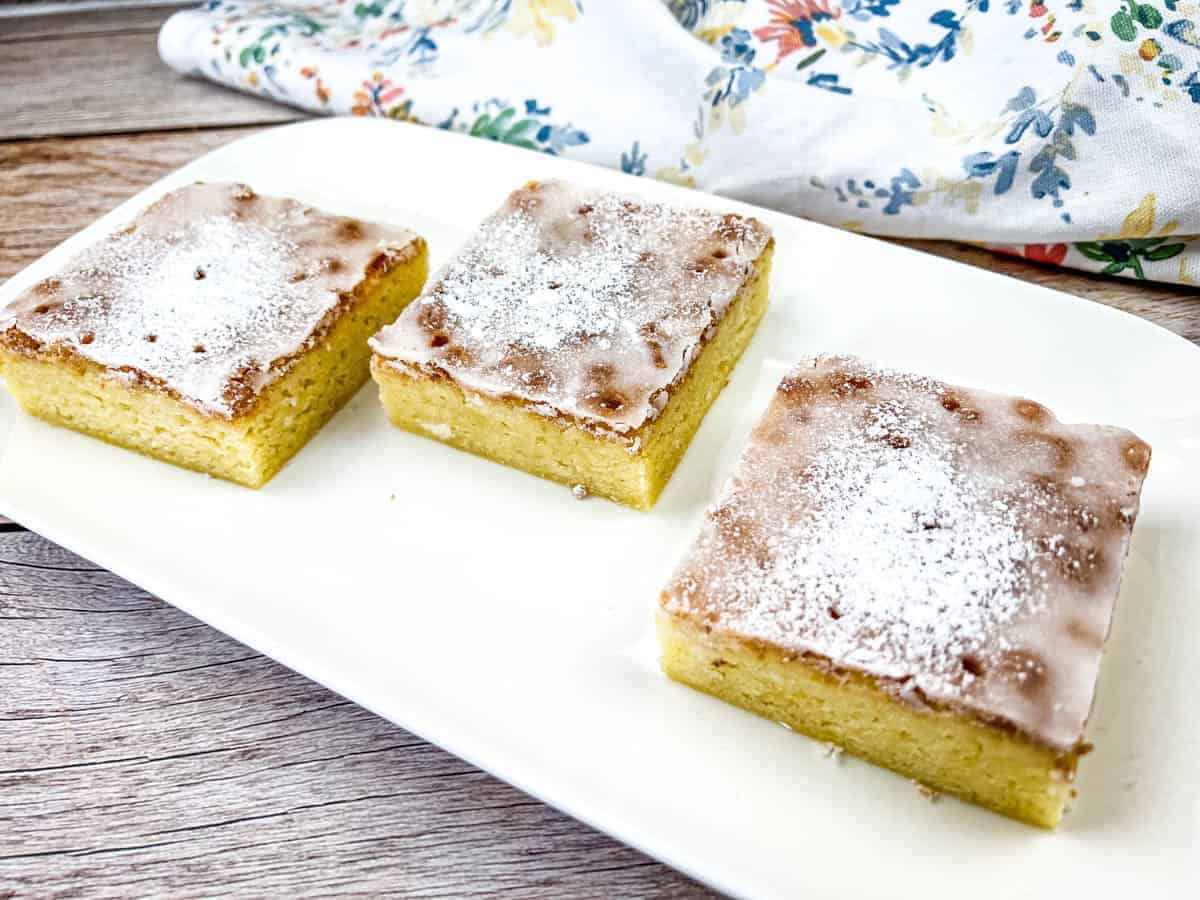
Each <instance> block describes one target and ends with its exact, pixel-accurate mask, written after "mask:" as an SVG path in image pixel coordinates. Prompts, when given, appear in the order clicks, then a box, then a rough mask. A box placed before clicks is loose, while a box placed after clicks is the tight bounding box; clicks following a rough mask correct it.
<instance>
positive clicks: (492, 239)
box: [373, 182, 770, 432]
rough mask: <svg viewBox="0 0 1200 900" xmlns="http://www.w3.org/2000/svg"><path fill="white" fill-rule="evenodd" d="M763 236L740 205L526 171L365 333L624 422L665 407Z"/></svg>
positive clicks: (537, 396)
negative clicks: (661, 200) (416, 295)
mask: <svg viewBox="0 0 1200 900" xmlns="http://www.w3.org/2000/svg"><path fill="white" fill-rule="evenodd" d="M769 240H770V235H769V233H768V231H767V230H766V228H765V227H764V226H762V225H761V224H760V223H758V222H756V221H754V220H750V219H743V218H741V217H738V216H721V215H719V214H716V213H712V212H709V211H707V210H699V209H677V208H673V207H668V206H664V205H661V204H656V203H649V202H646V201H643V200H640V199H637V198H633V197H627V196H623V195H619V194H608V193H598V192H594V191H587V190H582V189H578V188H574V187H571V186H569V185H566V184H563V183H561V182H546V183H541V184H532V185H529V186H526V187H525V188H522V189H521V190H518V191H516V192H514V194H513V195H512V196H511V197H510V198H509V200H508V202H507V203H506V204H505V206H504V207H503V208H501V209H500V210H499V211H498V212H497V213H496V214H495V215H493V216H492V217H490V218H489V219H488V220H486V221H485V222H484V223H483V225H482V226H481V227H480V229H479V230H478V231H477V232H476V234H475V235H474V236H473V237H472V239H471V240H470V241H469V242H468V243H467V245H466V246H465V247H464V248H463V249H462V250H461V251H460V252H459V254H458V255H457V256H456V257H455V258H454V259H453V260H452V261H451V262H450V263H449V264H448V265H447V266H446V268H445V269H444V270H443V271H442V272H441V273H439V275H438V276H437V277H435V278H434V279H433V280H432V281H431V284H430V287H429V288H428V289H427V291H426V293H425V294H424V295H423V296H422V297H421V298H420V299H419V300H418V301H417V302H415V303H414V304H412V306H410V307H409V309H408V310H406V311H405V313H404V314H403V315H402V316H401V317H400V319H399V320H398V321H397V322H396V323H395V324H394V325H392V326H391V327H389V328H386V329H384V330H383V331H382V332H381V333H380V334H379V335H378V336H377V337H376V338H375V339H374V341H373V347H374V348H375V350H376V351H377V352H378V353H379V354H380V355H382V356H384V357H389V358H391V359H393V360H396V361H398V362H401V363H406V364H408V365H410V366H417V367H420V368H424V369H429V370H438V371H441V372H445V373H448V374H450V375H451V376H452V377H453V378H454V379H455V380H457V381H458V382H460V383H461V384H463V385H464V386H466V387H468V388H470V389H472V390H475V391H478V392H481V393H486V394H489V395H501V396H507V397H511V398H514V399H517V400H519V401H523V402H525V403H526V404H527V405H529V406H530V407H531V408H538V409H545V408H550V409H551V410H554V411H557V412H559V413H566V414H568V415H571V416H574V417H576V418H579V419H582V420H585V421H587V422H590V423H593V424H596V425H599V426H602V427H603V428H605V429H609V430H612V431H615V432H626V431H630V430H632V429H636V428H637V427H639V426H640V425H641V424H643V423H644V422H645V421H647V420H648V419H652V418H653V417H654V416H655V415H657V414H658V412H659V411H660V410H661V408H662V406H663V403H664V401H665V394H666V391H667V389H668V388H669V386H670V385H671V384H672V383H673V382H674V381H675V380H676V379H677V378H679V377H680V376H681V375H682V374H683V373H686V371H687V367H688V364H689V363H690V361H691V359H692V358H693V357H694V355H695V352H696V350H697V349H698V348H699V346H700V344H701V343H702V341H703V340H704V338H705V335H706V333H710V329H711V327H712V326H713V325H714V324H716V323H718V322H719V321H720V320H721V318H722V317H723V316H724V314H725V310H726V308H727V307H728V305H729V303H730V302H731V301H732V299H733V298H734V296H735V295H736V294H737V292H738V290H739V289H740V288H741V287H742V286H743V284H744V283H745V282H746V279H747V277H748V275H749V274H750V272H751V270H752V267H753V264H754V263H755V261H756V260H757V259H758V257H759V256H760V255H761V253H762V251H763V250H764V248H765V247H766V245H767V243H768V241H769Z"/></svg>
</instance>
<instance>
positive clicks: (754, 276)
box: [371, 244, 773, 509]
mask: <svg viewBox="0 0 1200 900" xmlns="http://www.w3.org/2000/svg"><path fill="white" fill-rule="evenodd" d="M772 249H773V244H772V245H770V246H768V247H767V249H766V250H765V251H764V252H763V254H762V256H760V257H759V259H758V262H757V263H756V264H755V268H754V271H753V272H752V273H751V275H750V277H749V278H747V280H746V284H745V285H743V287H742V289H741V291H740V292H739V293H738V295H737V296H736V297H735V298H734V300H733V302H732V303H731V304H730V306H729V309H728V310H727V311H726V314H725V317H724V318H723V319H722V320H721V323H720V325H719V326H718V327H717V330H716V333H715V334H714V335H713V337H712V338H711V339H710V340H709V341H708V342H707V343H706V344H705V345H704V347H703V349H702V350H701V352H700V354H699V355H698V356H697V358H696V359H695V361H694V362H693V363H692V366H691V369H690V371H689V372H688V374H687V376H686V377H685V378H684V380H683V381H682V382H681V383H680V384H679V385H677V386H676V387H675V388H673V389H672V391H671V396H670V398H669V400H668V401H667V405H666V408H665V409H664V410H663V412H662V414H661V415H660V416H659V417H658V418H657V419H655V420H654V421H653V422H651V423H649V424H648V425H646V426H645V427H643V428H642V429H641V430H640V431H639V432H638V433H637V437H639V438H640V439H641V443H640V445H639V447H638V450H637V452H635V453H630V452H629V451H628V450H627V448H626V445H625V444H623V443H622V442H621V441H618V440H614V439H612V438H609V437H606V436H603V435H597V434H594V433H592V432H589V431H586V430H584V429H583V428H580V427H578V426H577V425H575V424H573V423H571V422H569V421H567V420H564V419H556V418H549V417H546V416H542V415H539V414H537V413H534V412H530V411H529V410H526V409H524V408H523V407H520V406H518V405H516V404H515V403H512V402H508V401H506V400H503V399H497V398H493V397H488V396H484V395H480V394H477V393H474V392H466V391H464V390H463V389H462V388H461V387H460V386H459V385H458V384H457V383H456V382H454V381H452V380H451V379H449V378H437V377H432V376H426V375H416V376H414V375H410V374H408V373H406V372H401V371H399V370H398V369H396V368H395V367H394V366H391V365H389V363H388V360H387V359H386V358H383V357H379V356H376V357H375V358H374V359H373V360H372V362H371V372H372V374H373V376H374V378H375V380H376V381H377V382H378V383H379V393H380V399H381V400H382V401H383V406H384V409H385V410H386V411H387V415H388V418H389V419H390V420H391V422H392V424H393V425H396V426H398V427H400V428H403V429H405V430H406V431H411V432H413V433H414V434H419V435H423V436H424V437H431V438H434V439H436V440H439V441H442V442H443V443H446V444H450V445H451V446H453V447H457V448H458V449H460V450H466V451H467V452H469V453H474V454H476V455H478V456H483V457H487V458H488V459H491V460H494V461H495V462H499V463H503V464H505V465H508V466H513V467H515V468H518V469H523V470H524V471H526V472H530V473H532V474H534V475H539V476H541V477H542V478H548V479H551V480H553V481H559V482H562V483H563V484H569V485H576V484H582V485H583V486H584V487H585V488H586V489H587V491H588V493H590V494H595V495H597V496H601V497H607V498H608V499H610V500H616V501H617V502H619V503H625V504H627V505H629V506H633V507H636V508H637V509H649V508H650V507H652V506H653V505H654V503H655V501H657V500H658V495H659V494H660V493H661V492H662V489H663V488H664V487H665V486H666V484H667V482H668V481H670V479H671V474H672V473H673V472H674V471H675V467H676V466H677V465H678V464H679V461H680V460H681V459H682V458H683V454H684V453H685V452H686V450H687V448H688V444H689V443H691V440H692V437H693V436H694V435H695V433H696V429H697V428H699V427H700V423H701V422H702V421H703V420H704V415H705V413H707V412H708V410H709V407H711V406H712V404H713V402H714V401H715V400H716V399H717V396H718V395H719V394H720V393H721V390H722V389H723V388H724V387H725V385H726V384H727V383H728V382H729V376H730V373H731V372H732V371H733V367H734V366H735V365H736V364H737V361H738V359H739V358H740V357H741V355H742V353H743V351H745V349H746V346H747V345H748V344H749V343H750V339H751V338H752V337H753V336H754V330H755V329H756V328H757V327H758V323H759V322H760V321H761V320H762V317H763V314H764V313H765V312H766V309H767V295H768V281H769V275H770V268H771V254H772Z"/></svg>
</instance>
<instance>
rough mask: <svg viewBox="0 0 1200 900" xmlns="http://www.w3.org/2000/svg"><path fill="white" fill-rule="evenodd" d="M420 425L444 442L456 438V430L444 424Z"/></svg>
mask: <svg viewBox="0 0 1200 900" xmlns="http://www.w3.org/2000/svg"><path fill="white" fill-rule="evenodd" d="M420 425H421V427H422V428H424V429H425V430H426V431H428V432H429V433H430V434H432V435H433V436H434V437H435V438H441V439H442V440H443V441H448V440H450V438H452V437H454V429H452V428H451V427H450V426H449V425H447V424H445V423H444V422H421V423H420Z"/></svg>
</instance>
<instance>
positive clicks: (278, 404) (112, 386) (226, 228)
mask: <svg viewBox="0 0 1200 900" xmlns="http://www.w3.org/2000/svg"><path fill="white" fill-rule="evenodd" d="M426 257H427V253H426V247H425V242H424V240H422V239H421V238H420V237H418V236H417V235H415V234H414V233H413V232H411V231H408V230H406V229H404V228H395V227H391V226H386V225H377V224H372V223H368V222H361V221H358V220H356V219H351V218H345V217H342V216H333V215H327V214H325V213H322V212H320V211H318V210H316V209H313V208H311V207H308V206H304V205H302V204H300V203H298V202H296V201H295V200H289V199H282V198H275V197H265V196H260V195H258V194H256V193H255V192H254V191H253V190H251V189H250V188H249V187H247V186H246V185H239V184H195V185H192V186H190V187H185V188H182V189H180V190H176V191H173V192H171V193H169V194H167V195H165V196H164V197H162V198H161V199H159V200H158V201H157V202H155V203H154V204H152V205H151V206H150V207H149V208H147V209H146V210H145V211H143V212H142V213H141V214H140V215H138V216H137V217H136V218H135V219H134V220H133V221H132V222H131V223H130V224H129V225H127V226H126V227H124V228H122V229H120V230H119V231H117V232H116V233H115V234H112V235H110V236H108V237H106V238H104V239H103V240H101V241H99V242H98V243H97V244H95V245H93V246H91V247H90V248H88V249H87V250H85V251H83V253H81V254H80V255H79V256H78V257H76V258H75V259H74V260H72V261H71V262H70V263H68V264H67V265H66V266H65V267H64V268H63V269H62V270H61V271H60V272H58V273H57V274H56V275H54V276H52V277H50V278H46V279H44V280H42V281H41V282H39V283H37V284H36V285H34V286H33V287H31V288H30V289H28V290H26V291H25V292H24V293H23V294H21V295H20V296H19V297H17V299H16V300H14V301H13V302H12V303H11V304H10V305H9V306H8V307H6V308H5V309H4V310H3V311H0V373H2V374H3V375H4V378H5V380H6V382H7V385H8V389H9V391H10V392H11V393H12V394H13V396H14V397H15V398H16V400H17V402H18V403H19V404H20V405H21V406H22V407H23V408H24V409H25V410H26V411H27V412H30V413H32V414H33V415H35V416H39V417H41V418H42V419H45V420H46V421H48V422H53V423H55V424H57V425H63V426H65V427H67V428H73V429H75V430H76V431H81V432H83V433H85V434H89V435H92V436H93V437H97V438H100V439H102V440H105V441H109V442H110V443H113V444H118V445H120V446H123V447H127V448H130V449H132V450H136V451H138V452H140V453H144V454H146V455H148V456H153V457H157V458H158V459H161V460H165V461H167V462H171V463H175V464H176V465H180V466H185V467H187V468H189V469H195V470H197V471H199V472H205V473H207V474H209V475H213V476H216V477H220V478H226V479H229V480H230V481H235V482H237V483H239V484H243V485H247V486H249V487H259V486H261V485H263V484H264V483H265V482H266V481H267V480H268V479H270V478H271V476H272V475H274V474H275V472H276V471H278V469H279V468H280V467H281V466H282V465H283V464H284V463H285V462H287V460H288V459H289V458H290V457H291V456H292V454H294V453H295V452H296V451H297V450H298V449H300V447H302V446H303V445H304V444H305V443H306V442H307V441H308V439H309V438H310V437H312V435H313V434H314V433H316V431H317V430H318V429H320V427H321V426H322V425H323V424H324V423H325V422H326V421H327V420H328V419H329V418H330V417H331V416H332V415H333V414H334V413H335V412H336V411H337V410H338V408H339V407H340V406H341V405H342V404H343V403H344V402H345V401H346V400H347V399H348V398H349V397H350V396H351V395H352V394H353V393H354V392H355V391H356V390H357V389H358V388H359V387H361V386H362V384H363V383H364V382H365V381H366V380H367V378H368V372H369V364H368V358H369V356H370V350H369V347H368V345H367V339H368V338H369V337H370V336H371V335H372V334H374V333H375V332H376V331H377V330H378V329H379V328H380V326H382V325H383V324H384V323H386V322H390V321H392V320H393V319H394V318H395V317H396V316H397V315H398V314H399V313H400V311H401V310H402V309H403V308H404V307H405V305H407V304H408V303H409V302H410V301H411V300H412V299H413V298H414V297H416V296H417V294H419V293H420V291H421V288H422V286H423V285H424V282H425V276H426V273H427V258H426Z"/></svg>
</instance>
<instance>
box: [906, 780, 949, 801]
mask: <svg viewBox="0 0 1200 900" xmlns="http://www.w3.org/2000/svg"><path fill="white" fill-rule="evenodd" d="M913 785H914V786H916V789H917V793H918V794H920V795H921V796H922V797H924V798H925V799H926V800H928V801H929V802H930V803H937V802H938V801H939V800H941V799H942V793H941V791H935V790H934V789H933V788H931V787H930V786H929V785H927V784H923V783H922V782H920V781H917V780H916V779H913Z"/></svg>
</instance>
